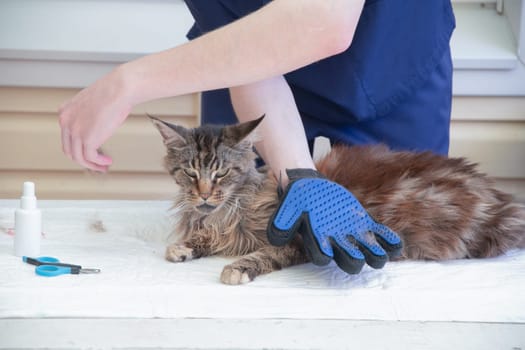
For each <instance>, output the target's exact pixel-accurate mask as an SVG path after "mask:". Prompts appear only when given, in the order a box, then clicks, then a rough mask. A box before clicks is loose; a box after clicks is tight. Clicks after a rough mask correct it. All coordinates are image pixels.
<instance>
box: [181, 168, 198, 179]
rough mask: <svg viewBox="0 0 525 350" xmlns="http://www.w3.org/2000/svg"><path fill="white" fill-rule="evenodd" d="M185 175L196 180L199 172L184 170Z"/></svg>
mask: <svg viewBox="0 0 525 350" xmlns="http://www.w3.org/2000/svg"><path fill="white" fill-rule="evenodd" d="M184 174H186V175H187V176H189V177H191V178H192V179H196V178H197V177H198V176H197V172H196V171H195V170H192V169H184Z"/></svg>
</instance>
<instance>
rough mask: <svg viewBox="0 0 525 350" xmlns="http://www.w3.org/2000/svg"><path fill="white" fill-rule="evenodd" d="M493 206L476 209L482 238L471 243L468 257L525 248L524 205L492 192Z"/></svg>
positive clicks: (482, 256)
mask: <svg viewBox="0 0 525 350" xmlns="http://www.w3.org/2000/svg"><path fill="white" fill-rule="evenodd" d="M491 192H492V193H491V194H492V197H493V201H491V204H486V205H479V206H478V207H477V215H476V220H477V222H478V224H479V226H478V230H477V231H478V232H479V235H475V237H476V238H475V239H473V240H472V241H470V242H469V244H468V246H467V250H468V256H469V257H472V258H485V257H493V256H497V255H500V254H503V253H505V252H507V251H509V250H512V249H523V248H525V205H523V204H520V203H516V202H514V201H513V198H512V196H511V195H508V194H506V193H502V192H500V191H497V190H492V191H491Z"/></svg>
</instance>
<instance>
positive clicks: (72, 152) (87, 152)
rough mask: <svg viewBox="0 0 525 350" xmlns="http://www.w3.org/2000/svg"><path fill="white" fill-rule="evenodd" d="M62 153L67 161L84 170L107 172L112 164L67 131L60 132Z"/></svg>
mask: <svg viewBox="0 0 525 350" xmlns="http://www.w3.org/2000/svg"><path fill="white" fill-rule="evenodd" d="M61 139H62V151H63V152H64V154H65V155H66V156H68V157H69V159H71V160H73V161H75V162H76V163H78V164H80V165H81V166H83V167H84V168H87V169H90V170H94V171H99V172H107V171H108V168H109V166H110V165H111V163H112V160H111V158H110V157H108V156H106V155H103V154H100V153H99V152H98V151H97V149H96V148H93V147H87V146H86V145H84V144H83V143H82V140H80V139H78V138H77V139H74V138H73V137H72V136H71V134H70V133H69V131H68V129H66V128H64V129H62V131H61Z"/></svg>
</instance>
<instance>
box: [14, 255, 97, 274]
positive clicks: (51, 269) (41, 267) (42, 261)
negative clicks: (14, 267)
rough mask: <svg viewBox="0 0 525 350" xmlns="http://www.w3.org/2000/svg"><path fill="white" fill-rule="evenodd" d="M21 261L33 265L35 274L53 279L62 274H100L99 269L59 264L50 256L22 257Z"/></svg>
mask: <svg viewBox="0 0 525 350" xmlns="http://www.w3.org/2000/svg"><path fill="white" fill-rule="evenodd" d="M22 260H24V262H26V263H28V264H31V265H35V266H36V268H35V273H36V274H37V275H40V276H46V277H54V276H58V275H64V274H73V275H78V274H79V273H100V269H83V268H82V266H80V265H73V264H66V263H61V262H60V261H59V260H58V259H57V258H53V257H50V256H41V257H39V258H30V257H28V256H23V257H22Z"/></svg>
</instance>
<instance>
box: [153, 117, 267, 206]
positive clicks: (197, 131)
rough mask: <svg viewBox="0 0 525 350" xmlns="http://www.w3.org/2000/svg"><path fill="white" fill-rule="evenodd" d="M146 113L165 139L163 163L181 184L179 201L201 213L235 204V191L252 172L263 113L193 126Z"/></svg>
mask: <svg viewBox="0 0 525 350" xmlns="http://www.w3.org/2000/svg"><path fill="white" fill-rule="evenodd" d="M149 117H150V119H151V121H152V122H153V124H154V125H155V126H156V127H157V129H158V130H159V132H160V134H161V135H162V138H163V139H164V144H165V146H166V148H167V155H166V156H165V158H164V166H165V168H166V170H167V171H168V172H169V173H170V174H171V176H172V177H173V179H174V180H175V182H176V183H177V184H178V185H179V186H180V190H181V192H180V194H181V195H182V196H183V197H181V198H179V199H180V200H181V202H183V203H179V204H182V205H183V206H184V207H186V208H188V209H192V210H193V209H194V210H197V211H199V212H201V213H203V214H207V213H210V212H212V211H214V210H216V209H218V208H220V207H221V206H223V205H224V204H225V203H228V202H229V204H230V205H234V203H233V201H235V193H237V192H238V190H239V188H240V187H241V186H243V185H244V184H245V183H246V180H247V179H248V178H249V177H250V176H253V174H254V171H255V158H256V154H255V152H254V151H253V142H254V141H255V133H254V130H255V128H256V127H257V125H259V123H260V122H261V121H262V119H263V118H264V116H262V117H260V118H259V119H256V120H253V121H249V122H246V123H241V124H236V125H230V126H224V127H220V126H211V125H205V126H201V127H198V128H194V129H188V128H184V127H182V126H179V125H174V124H171V123H167V122H164V121H162V120H160V119H157V118H155V117H152V116H149Z"/></svg>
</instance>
